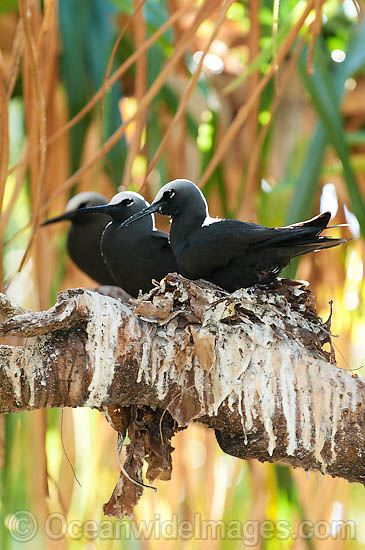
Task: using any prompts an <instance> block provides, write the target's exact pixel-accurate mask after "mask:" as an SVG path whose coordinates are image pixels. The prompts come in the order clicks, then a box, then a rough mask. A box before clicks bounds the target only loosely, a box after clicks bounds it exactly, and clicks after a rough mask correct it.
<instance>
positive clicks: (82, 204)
mask: <svg viewBox="0 0 365 550" xmlns="http://www.w3.org/2000/svg"><path fill="white" fill-rule="evenodd" d="M87 206H89V203H88V202H87V201H85V202H82V203H81V204H79V206H78V208H86V207H87Z"/></svg>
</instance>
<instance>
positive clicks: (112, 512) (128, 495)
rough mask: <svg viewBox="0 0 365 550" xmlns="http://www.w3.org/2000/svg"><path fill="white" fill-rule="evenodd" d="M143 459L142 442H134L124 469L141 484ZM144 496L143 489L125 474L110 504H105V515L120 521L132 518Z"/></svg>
mask: <svg viewBox="0 0 365 550" xmlns="http://www.w3.org/2000/svg"><path fill="white" fill-rule="evenodd" d="M143 458H144V445H143V441H142V440H139V441H138V440H137V441H134V442H133V444H132V443H131V444H130V445H128V447H127V459H126V461H125V464H124V469H125V471H126V472H127V473H128V475H129V476H130V477H131V478H132V479H134V480H136V481H138V482H139V483H142V467H143ZM142 494H143V487H142V486H141V485H137V484H136V483H133V481H131V480H130V479H128V478H127V477H126V476H125V474H124V473H121V474H120V478H119V480H118V483H117V485H116V486H115V489H114V491H113V494H112V496H111V497H110V500H109V502H107V503H106V504H104V507H103V510H104V514H105V515H106V516H112V517H115V518H118V519H122V518H123V516H127V517H132V516H133V515H134V507H135V506H136V504H137V502H138V501H139V499H140V498H141V496H142Z"/></svg>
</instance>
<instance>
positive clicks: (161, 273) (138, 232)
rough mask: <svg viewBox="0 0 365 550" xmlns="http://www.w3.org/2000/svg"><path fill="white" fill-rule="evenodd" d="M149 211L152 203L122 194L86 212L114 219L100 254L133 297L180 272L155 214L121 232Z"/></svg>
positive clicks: (125, 193)
mask: <svg viewBox="0 0 365 550" xmlns="http://www.w3.org/2000/svg"><path fill="white" fill-rule="evenodd" d="M146 207H149V203H148V202H147V201H145V199H144V198H143V197H142V196H141V195H139V194H138V193H135V192H133V191H122V192H121V193H117V194H116V195H115V196H114V197H113V198H112V199H111V201H110V202H109V203H108V204H106V205H103V206H93V207H89V208H85V209H84V210H83V211H84V212H87V213H93V214H99V215H100V214H102V215H104V214H108V216H110V217H111V218H112V221H111V222H110V223H109V224H108V225H107V226H106V228H105V230H104V232H103V234H102V237H101V252H102V255H103V258H104V261H105V263H106V264H107V266H108V268H109V270H110V272H111V273H112V275H113V277H114V278H115V280H116V281H117V283H118V285H119V286H121V287H122V288H123V289H124V290H125V291H126V292H128V293H129V294H130V295H131V296H134V297H137V296H138V293H139V290H142V292H143V293H145V292H148V291H149V290H151V288H152V287H153V283H152V280H153V279H155V280H157V281H160V280H161V279H163V278H164V277H165V275H167V274H168V273H173V272H176V271H177V264H176V261H175V258H174V255H173V253H172V250H171V248H170V244H169V240H168V235H167V233H164V232H162V231H158V230H157V229H156V228H155V220H154V216H153V215H152V214H150V215H146V216H144V217H143V219H141V220H140V221H139V222H138V223H136V224H135V225H133V226H132V227H129V228H127V229H126V230H124V231H118V228H119V226H120V224H121V223H123V222H124V221H125V220H127V219H128V218H129V217H130V216H131V215H133V214H136V213H138V212H140V211H141V210H144V209H146Z"/></svg>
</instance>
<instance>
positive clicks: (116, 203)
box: [81, 191, 153, 224]
mask: <svg viewBox="0 0 365 550" xmlns="http://www.w3.org/2000/svg"><path fill="white" fill-rule="evenodd" d="M147 207H149V203H148V202H147V201H146V200H145V199H144V198H143V197H142V195H139V194H138V193H135V192H134V191H121V192H120V193H117V194H116V195H114V197H113V198H112V199H111V200H110V202H108V204H105V205H102V206H91V207H88V208H83V209H82V210H81V212H85V213H90V214H107V215H108V216H110V217H111V218H112V220H113V221H114V222H117V223H119V224H121V223H123V222H124V221H125V220H127V219H128V218H130V217H131V216H133V215H134V214H137V213H138V212H140V211H141V210H143V209H144V208H147ZM151 218H152V217H151ZM152 223H153V219H152Z"/></svg>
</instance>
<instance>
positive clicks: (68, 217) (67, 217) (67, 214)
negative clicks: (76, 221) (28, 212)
mask: <svg viewBox="0 0 365 550" xmlns="http://www.w3.org/2000/svg"><path fill="white" fill-rule="evenodd" d="M74 215H75V211H74V210H72V211H70V212H65V213H64V214H62V215H61V216H57V218H51V219H50V220H46V221H45V222H43V223H41V226H43V225H50V224H51V223H57V222H62V221H64V220H69V221H71V220H72V219H73V217H74Z"/></svg>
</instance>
